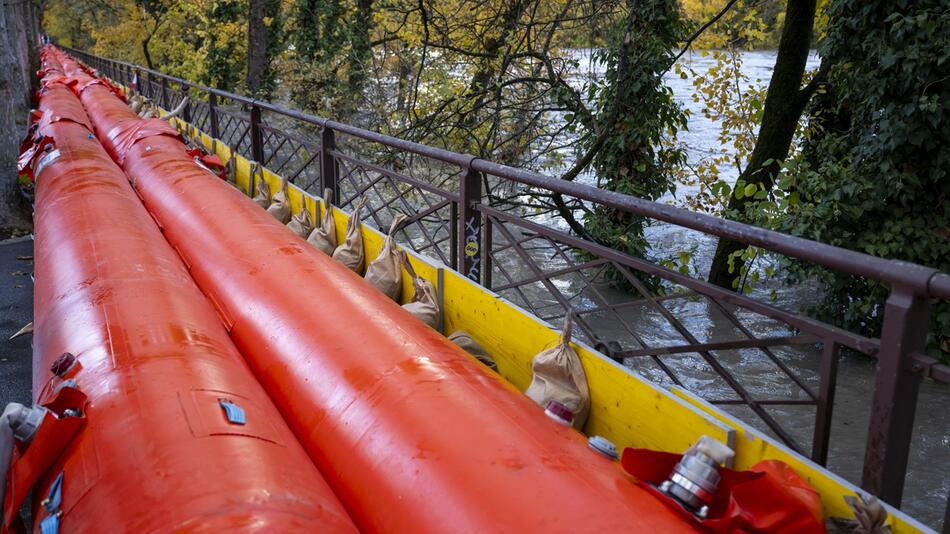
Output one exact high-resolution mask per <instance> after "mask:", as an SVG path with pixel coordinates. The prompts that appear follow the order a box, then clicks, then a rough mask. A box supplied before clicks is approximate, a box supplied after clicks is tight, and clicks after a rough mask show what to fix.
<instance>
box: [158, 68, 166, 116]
mask: <svg viewBox="0 0 950 534" xmlns="http://www.w3.org/2000/svg"><path fill="white" fill-rule="evenodd" d="M161 79H162V92H161V94H160V95H159V97H158V105H159V106H161V107H163V108H165V109H168V82H167V81H166V80H165V77H164V76H162V78H161Z"/></svg>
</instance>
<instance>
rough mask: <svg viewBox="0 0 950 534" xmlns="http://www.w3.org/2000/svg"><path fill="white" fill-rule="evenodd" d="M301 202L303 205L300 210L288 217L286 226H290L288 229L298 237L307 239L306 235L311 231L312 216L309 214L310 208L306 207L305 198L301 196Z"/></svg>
mask: <svg viewBox="0 0 950 534" xmlns="http://www.w3.org/2000/svg"><path fill="white" fill-rule="evenodd" d="M301 202H302V204H303V205H302V206H301V209H300V211H299V212H298V213H297V214H296V215H294V216H293V217H291V218H290V222H289V223H287V228H290V231H291V232H293V233H295V234H297V236H298V237H300V238H302V239H307V236H309V235H310V232H312V231H313V217H311V216H310V210H308V209H307V200H306V199H303V198H302V199H301Z"/></svg>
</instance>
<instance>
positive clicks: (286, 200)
mask: <svg viewBox="0 0 950 534" xmlns="http://www.w3.org/2000/svg"><path fill="white" fill-rule="evenodd" d="M271 200H272V201H271V205H270V206H267V213H270V214H271V215H273V216H274V218H275V219H277V220H278V221H280V224H287V223H288V222H290V197H289V196H287V180H282V181H281V182H280V191H278V192H277V194H276V195H274V198H273V199H271Z"/></svg>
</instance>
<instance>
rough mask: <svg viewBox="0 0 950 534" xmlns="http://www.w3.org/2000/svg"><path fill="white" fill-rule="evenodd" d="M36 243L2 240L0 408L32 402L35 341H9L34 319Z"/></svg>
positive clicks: (29, 338)
mask: <svg viewBox="0 0 950 534" xmlns="http://www.w3.org/2000/svg"><path fill="white" fill-rule="evenodd" d="M32 272H33V240H32V239H30V237H29V236H26V237H21V238H16V239H10V240H7V241H0V408H2V406H5V405H6V403H8V402H14V401H15V402H20V403H23V404H31V403H32V395H31V393H30V387H31V382H32V367H33V366H32V353H33V349H32V343H31V341H32V338H33V336H32V335H30V334H27V335H24V336H20V337H18V338H17V339H14V340H12V341H11V340H10V336H12V335H13V334H14V333H15V332H16V331H18V330H19V329H20V328H22V327H23V326H25V325H26V324H27V323H29V322H30V321H32V320H33V281H32V279H31V278H30V274H31V273H32Z"/></svg>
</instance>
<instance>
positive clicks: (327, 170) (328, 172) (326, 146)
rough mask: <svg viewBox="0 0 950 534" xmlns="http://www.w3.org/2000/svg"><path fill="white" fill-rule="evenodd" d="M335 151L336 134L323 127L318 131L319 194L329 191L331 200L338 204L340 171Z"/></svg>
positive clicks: (327, 127) (339, 199)
mask: <svg viewBox="0 0 950 534" xmlns="http://www.w3.org/2000/svg"><path fill="white" fill-rule="evenodd" d="M334 150H336V134H334V133H333V129H332V128H330V127H329V126H327V125H326V124H324V125H323V129H322V130H321V131H320V182H321V184H320V185H321V186H322V187H321V188H320V194H321V195H322V194H323V191H325V190H327V189H329V190H330V191H331V192H332V194H333V200H334V201H336V202H340V201H341V200H342V199H341V198H340V169H339V168H338V167H337V164H336V158H334V157H333V151H334Z"/></svg>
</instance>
